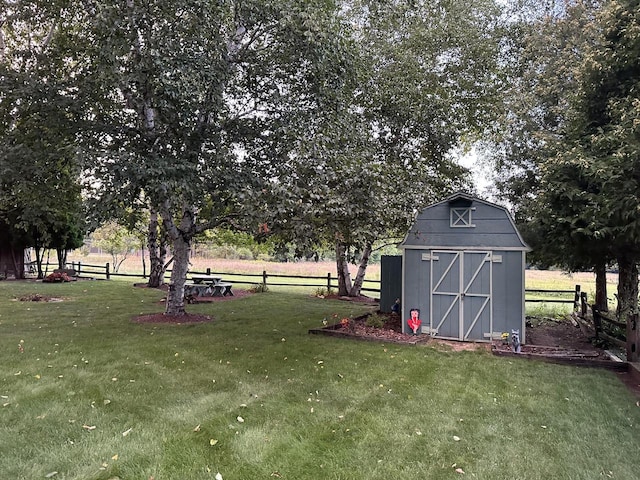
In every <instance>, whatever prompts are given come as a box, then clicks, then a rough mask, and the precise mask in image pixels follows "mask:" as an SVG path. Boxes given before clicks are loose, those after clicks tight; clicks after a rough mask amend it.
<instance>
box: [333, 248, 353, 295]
mask: <svg viewBox="0 0 640 480" xmlns="http://www.w3.org/2000/svg"><path fill="white" fill-rule="evenodd" d="M336 267H337V271H338V295H340V296H342V297H345V296H348V295H349V292H351V288H352V285H351V274H350V273H349V261H348V259H347V247H346V245H345V244H344V243H343V242H341V241H340V240H336Z"/></svg>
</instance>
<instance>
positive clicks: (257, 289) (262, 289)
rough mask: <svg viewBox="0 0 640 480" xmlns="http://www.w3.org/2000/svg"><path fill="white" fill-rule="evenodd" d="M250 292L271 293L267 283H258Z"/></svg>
mask: <svg viewBox="0 0 640 480" xmlns="http://www.w3.org/2000/svg"><path fill="white" fill-rule="evenodd" d="M249 291H250V292H252V293H264V292H268V291H269V287H268V286H267V284H266V283H256V284H255V285H254V286H253V287H251V288H250V289H249Z"/></svg>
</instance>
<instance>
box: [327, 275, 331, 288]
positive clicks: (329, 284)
mask: <svg viewBox="0 0 640 480" xmlns="http://www.w3.org/2000/svg"><path fill="white" fill-rule="evenodd" d="M330 290H331V272H329V273H327V293H329V291H330Z"/></svg>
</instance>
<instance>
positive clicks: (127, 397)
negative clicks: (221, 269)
mask: <svg viewBox="0 0 640 480" xmlns="http://www.w3.org/2000/svg"><path fill="white" fill-rule="evenodd" d="M36 293H37V294H40V295H43V296H51V297H55V298H57V299H59V301H55V302H34V301H21V300H20V299H21V298H23V299H26V296H27V295H29V296H32V295H33V294H36ZM162 296H163V293H162V292H160V291H155V290H149V289H144V288H135V287H133V286H132V282H131V281H125V280H113V281H109V282H107V281H91V280H83V281H78V282H73V283H65V284H43V283H40V282H33V281H25V282H18V281H3V282H0V398H1V400H0V438H2V439H3V440H2V441H1V442H0V472H2V475H0V476H1V477H2V478H11V479H28V480H31V479H45V478H53V479H56V480H60V479H64V480H80V479H82V480H87V479H88V480H116V479H120V480H124V479H131V480H149V479H151V478H153V479H155V480H174V479H175V480H182V479H189V480H200V479H203V480H204V479H214V478H215V475H216V474H217V473H218V472H220V474H221V475H222V477H223V478H224V480H231V479H243V480H244V479H261V478H263V479H265V480H266V479H272V478H283V479H292V480H293V479H295V480H300V479H314V480H315V479H350V480H359V479H363V480H364V479H367V480H372V479H373V480H376V479H385V480H387V479H399V480H405V479H406V480H413V479H416V480H417V479H420V480H422V479H425V478H429V479H435V480H439V479H452V478H464V477H468V478H484V479H492V480H501V479H505V480H506V479H509V480H511V479H513V478H517V479H520V480H533V479H535V480H538V479H540V480H542V479H545V480H546V479H551V478H553V479H572V480H581V479H585V480H586V479H593V478H619V479H633V478H638V468H637V452H638V451H639V449H640V408H638V406H637V405H636V401H637V399H636V398H634V397H633V396H632V395H631V394H630V393H629V391H628V390H627V389H626V388H625V387H624V386H623V385H622V383H621V382H620V381H619V380H618V379H617V378H616V376H615V375H614V374H612V373H610V372H607V371H600V370H591V369H580V368H576V367H567V366H559V365H550V364H543V363H537V362H531V361H527V360H521V359H505V358H502V357H493V356H491V355H490V354H489V353H487V352H486V351H484V352H483V351H466V352H452V351H448V350H442V349H437V348H433V347H428V346H426V347H425V346H422V347H416V346H399V345H388V344H374V343H366V342H353V341H346V340H341V339H335V338H330V337H319V336H315V335H309V334H308V333H307V332H308V329H309V328H312V327H317V326H320V325H322V322H323V320H329V321H331V320H332V319H335V318H342V317H345V316H354V315H358V314H360V313H363V312H365V311H368V310H370V309H371V308H373V307H367V306H363V305H360V304H354V303H350V302H343V301H338V300H327V299H319V298H315V297H312V296H311V295H309V294H308V293H295V292H291V291H286V290H284V289H283V290H282V291H280V290H279V291H270V292H267V293H261V294H254V295H250V296H246V297H244V298H241V299H234V300H231V301H224V302H219V303H211V304H198V305H190V306H189V311H191V312H193V313H201V314H206V315H210V316H211V317H212V321H211V322H208V323H202V324H192V325H175V324H174V325H162V324H153V325H150V324H138V323H135V322H133V321H132V319H133V317H135V316H136V315H139V314H142V313H151V312H157V311H162V308H163V303H162V301H161V299H162ZM458 469H460V470H459V471H458V472H457V470H458ZM460 472H464V474H463V473H460Z"/></svg>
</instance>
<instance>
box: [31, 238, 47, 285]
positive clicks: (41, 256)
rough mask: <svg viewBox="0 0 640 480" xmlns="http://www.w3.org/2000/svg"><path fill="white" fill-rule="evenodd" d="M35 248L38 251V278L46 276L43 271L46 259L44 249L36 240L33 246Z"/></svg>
mask: <svg viewBox="0 0 640 480" xmlns="http://www.w3.org/2000/svg"><path fill="white" fill-rule="evenodd" d="M33 250H34V251H35V252H36V266H37V267H38V278H39V279H43V278H44V272H43V271H42V262H43V260H44V250H43V249H42V248H40V245H38V243H37V242H36V244H35V245H34V246H33Z"/></svg>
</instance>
